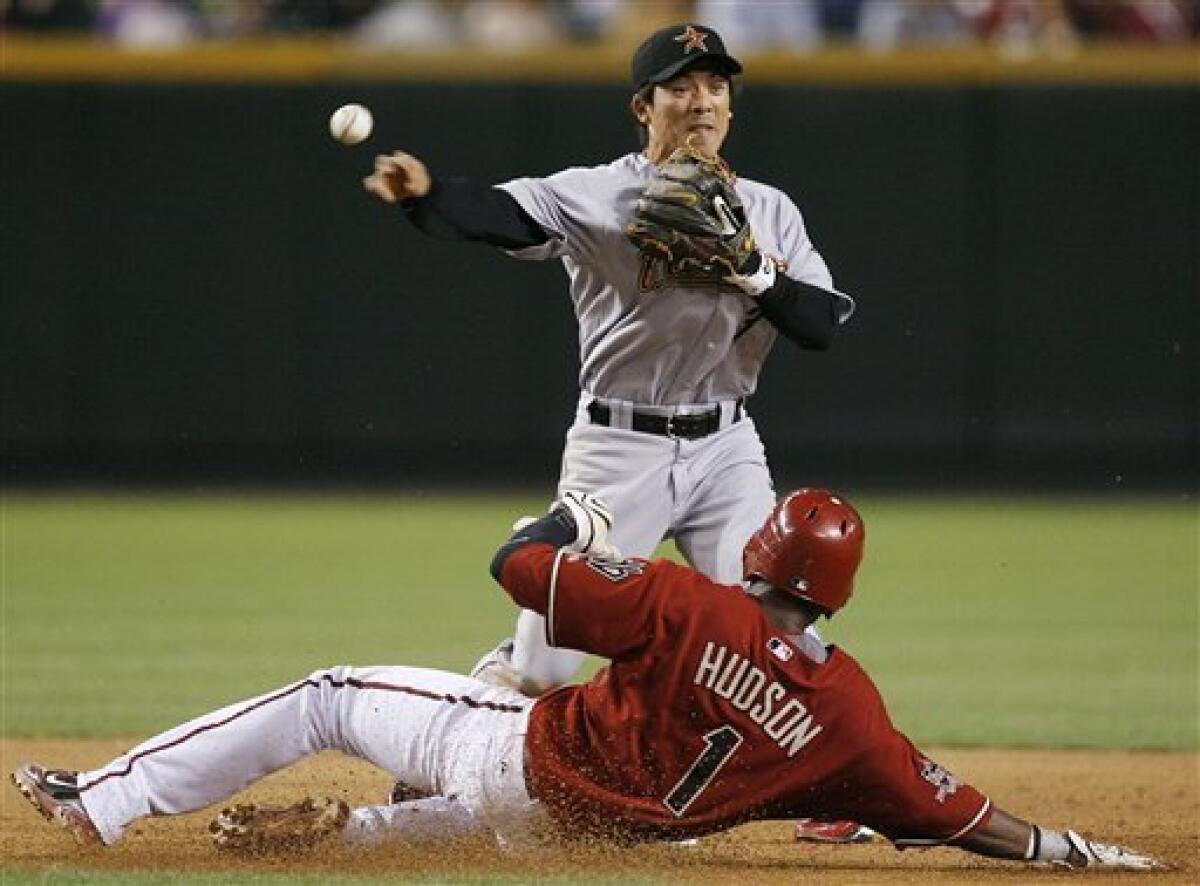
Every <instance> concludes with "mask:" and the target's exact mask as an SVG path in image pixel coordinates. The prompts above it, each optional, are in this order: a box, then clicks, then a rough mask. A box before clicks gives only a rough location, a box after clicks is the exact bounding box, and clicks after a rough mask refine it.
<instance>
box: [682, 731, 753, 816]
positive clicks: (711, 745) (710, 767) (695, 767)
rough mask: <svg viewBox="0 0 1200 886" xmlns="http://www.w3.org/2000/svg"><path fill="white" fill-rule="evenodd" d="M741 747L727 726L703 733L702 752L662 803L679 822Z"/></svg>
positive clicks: (736, 736)
mask: <svg viewBox="0 0 1200 886" xmlns="http://www.w3.org/2000/svg"><path fill="white" fill-rule="evenodd" d="M741 744H742V734H741V733H740V732H738V731H737V730H736V729H734V728H733V727H732V726H729V725H725V726H722V727H720V728H719V729H714V730H713V731H712V732H709V733H707V734H706V735H705V736H704V750H703V751H701V752H700V756H699V757H697V758H696V762H695V763H693V764H692V767H691V768H690V769H689V770H688V771H687V772H685V773H684V775H683V778H681V779H679V784H677V785H675V787H674V788H673V789H672V791H671V793H669V794H667V798H666V799H665V800H663V803H665V804H666V806H667V808H668V809H670V810H671V811H672V812H673V813H675V816H676V817H677V818H682V817H683V813H685V812H687V808H688V807H689V806H691V805H692V802H693V801H694V800H695V799H696V798H697V797H699V796H700V794H701V793H702V792H703V791H704V789H705V788H706V787H708V785H709V783H710V782H711V781H712V780H713V779H714V778H716V776H717V773H718V772H720V770H721V767H722V766H724V765H725V764H726V763H728V762H729V758H730V757H732V756H733V755H734V753H735V752H736V751H737V749H738V748H739V747H740V746H741Z"/></svg>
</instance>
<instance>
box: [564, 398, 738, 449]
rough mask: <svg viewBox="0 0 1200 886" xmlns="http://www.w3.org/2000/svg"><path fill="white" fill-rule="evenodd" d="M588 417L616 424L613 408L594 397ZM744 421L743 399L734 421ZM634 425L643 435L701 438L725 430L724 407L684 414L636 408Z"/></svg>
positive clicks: (735, 409)
mask: <svg viewBox="0 0 1200 886" xmlns="http://www.w3.org/2000/svg"><path fill="white" fill-rule="evenodd" d="M587 411H588V417H589V418H591V420H592V424H596V425H607V426H609V427H612V410H611V409H610V408H609V407H608V406H605V405H604V404H603V403H601V402H600V401H598V400H593V401H592V402H591V403H589V404H588V407H587ZM741 420H742V401H741V400H738V401H737V405H736V406H734V410H733V420H732V421H731V422H730V424H733V423H734V422H738V421H741ZM630 427H631V428H632V429H633V430H635V431H641V432H642V433H643V434H657V435H658V436H660V437H670V438H671V439H673V440H674V439H680V440H699V439H700V438H701V437H707V436H708V435H709V434H712V433H714V432H716V431H719V430H721V407H720V406H714V407H713V408H712V409H709V410H706V411H705V412H692V413H688V414H682V415H655V414H654V413H651V412H638V411H637V410H636V409H635V410H633V415H632V419H631V421H630Z"/></svg>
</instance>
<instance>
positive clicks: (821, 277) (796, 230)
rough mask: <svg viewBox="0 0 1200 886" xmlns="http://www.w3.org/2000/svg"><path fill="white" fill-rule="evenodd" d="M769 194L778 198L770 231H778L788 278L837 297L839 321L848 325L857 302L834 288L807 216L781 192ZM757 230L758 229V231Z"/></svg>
mask: <svg viewBox="0 0 1200 886" xmlns="http://www.w3.org/2000/svg"><path fill="white" fill-rule="evenodd" d="M770 192H771V196H772V197H774V198H775V199H774V200H773V201H771V202H772V203H774V207H775V212H774V214H775V219H774V224H773V225H771V226H770V228H773V229H774V230H776V231H778V232H779V247H780V252H779V253H778V255H779V257H780V258H782V259H783V260H784V261H786V262H787V271H786V273H787V275H788V276H789V277H791V278H792V279H794V280H799V281H800V282H801V283H808V284H809V285H811V286H819V287H820V288H821V289H824V290H826V291H827V292H832V293H833V294H834V295H836V296H837V297H838V301H839V310H838V321H839V322H840V323H845V322H846V321H847V320H849V319H850V316H851V315H852V314H853V313H854V308H855V304H854V299H853V298H851V297H850V296H849V295H847V294H846V293H844V292H842V291H840V290H839V289H838V288H837V287H836V286H834V284H833V275H832V274H831V273H830V272H829V266H828V265H826V264H825V259H823V258H822V257H821V253H819V252H817V248H816V247H815V246H813V243H812V240H810V239H809V237H808V231H807V230H806V229H805V227H804V217H803V216H802V215H801V214H800V210H799V208H798V207H797V206H796V204H795V203H793V202H792V199H791V198H790V197H789V196H788V195H787V194H785V193H783V192H782V191H777V190H775V189H774V188H771V189H770ZM757 231H758V229H757V228H756V229H755V232H756V233H757ZM767 251H768V252H770V251H771V250H770V249H768V250H767Z"/></svg>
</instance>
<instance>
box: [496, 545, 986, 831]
mask: <svg viewBox="0 0 1200 886" xmlns="http://www.w3.org/2000/svg"><path fill="white" fill-rule="evenodd" d="M501 578H502V583H503V585H504V587H505V588H506V589H507V590H508V592H509V593H510V594H511V596H512V597H513V599H515V600H516V601H517V602H518V603H519V604H521V605H522V606H524V607H526V608H529V609H533V610H536V611H537V612H540V613H542V614H543V615H545V616H546V631H547V634H548V636H547V639H548V640H549V641H550V643H551V644H552V645H555V646H562V647H567V648H571V649H579V650H584V651H587V652H591V653H595V654H596V655H601V656H604V657H605V658H608V659H610V660H611V662H612V663H611V665H610V666H609V667H607V668H605V669H604V670H602V671H601V672H599V673H598V674H597V675H596V676H595V677H594V678H593V679H592V680H591V681H590V682H588V683H586V684H584V685H582V686H565V687H563V688H561V689H558V690H556V691H554V692H552V693H550V694H549V695H546V696H544V697H543V698H541V699H539V700H538V702H537V703H536V705H535V706H534V709H533V713H532V716H531V718H530V722H529V732H528V735H527V736H526V744H527V749H528V763H527V767H528V768H527V775H528V778H529V781H530V785H531V787H532V790H533V793H534V794H535V795H536V796H537V797H538V798H539V799H540V800H541V801H542V802H543V803H545V804H546V806H547V807H548V808H549V809H550V810H551V811H552V813H553V814H554V816H555V818H556V819H557V820H558V821H559V822H560V823H561V824H562V825H563V826H564V829H565V830H566V831H568V832H570V833H599V834H603V835H606V836H609V837H617V838H624V839H682V838H685V837H691V836H698V835H701V834H705V833H709V832H712V831H717V830H723V829H725V828H728V827H732V826H733V825H737V824H740V823H742V822H746V821H751V820H756V819H793V818H801V817H824V818H832V819H849V820H852V821H857V822H861V823H862V824H865V825H868V826H870V827H872V828H874V829H875V830H876V831H879V832H880V833H882V834H884V835H886V836H887V837H889V838H891V839H892V840H893V841H895V842H896V843H897V844H898V845H931V844H936V843H942V842H947V841H951V840H954V839H955V838H958V837H961V836H963V835H964V834H966V833H968V832H970V831H971V830H972V829H974V828H977V827H979V826H981V825H982V824H983V823H984V822H985V821H986V820H987V818H988V816H989V814H990V811H991V804H990V802H989V800H988V799H987V798H986V797H984V796H983V795H982V794H980V793H979V792H978V791H976V790H975V789H974V788H973V787H971V786H970V785H967V784H964V783H963V782H961V781H959V780H958V779H956V778H955V777H954V776H952V775H951V774H950V773H949V772H947V771H946V770H945V769H943V768H942V767H941V766H939V765H937V764H936V763H935V762H934V761H932V760H930V759H929V758H928V757H927V756H925V755H924V754H922V753H921V752H920V751H919V750H918V749H917V748H916V747H914V746H913V745H912V743H911V742H909V740H908V739H907V738H905V737H904V735H902V734H901V733H900V732H898V731H897V730H896V729H895V727H893V726H892V723H891V720H890V719H889V717H888V714H887V710H886V709H885V707H884V705H883V700H882V699H881V698H880V695H879V692H878V690H877V689H876V688H875V685H874V684H873V683H872V682H871V680H870V678H869V677H868V676H867V675H866V673H865V672H864V671H863V670H862V668H861V667H860V666H859V665H858V663H857V662H856V661H855V660H854V659H853V658H851V657H850V656H849V655H847V654H846V653H845V652H843V651H842V650H840V649H838V648H836V647H834V648H832V649H831V651H830V654H829V656H828V658H827V659H826V660H825V661H824V662H817V661H814V660H813V659H812V658H809V657H808V656H807V655H806V654H805V653H804V652H802V651H801V650H800V648H799V646H798V645H797V644H796V643H795V642H794V641H793V640H792V639H790V638H789V637H788V636H786V635H785V634H783V633H781V632H780V631H779V630H777V629H776V628H774V627H773V626H772V625H771V623H770V622H769V621H768V620H767V619H766V618H765V617H764V616H763V614H762V611H761V608H760V606H759V604H758V602H757V601H756V600H755V599H754V598H752V597H750V596H749V595H747V594H746V593H745V591H744V590H743V589H742V588H741V587H739V586H730V585H720V584H716V583H715V582H712V581H711V580H709V579H708V578H706V577H705V576H703V575H701V574H699V573H697V572H695V571H694V570H692V569H688V568H686V567H683V566H679V565H678V564H675V563H672V562H670V561H667V560H657V561H654V562H647V561H645V560H623V561H616V560H609V559H604V558H598V557H591V558H589V557H585V556H583V555H580V554H572V553H569V552H566V551H556V550H554V549H553V548H551V547H550V546H549V545H544V544H530V545H527V546H525V547H523V548H520V549H518V550H517V551H516V552H515V553H513V554H512V555H510V556H509V557H508V559H507V561H506V562H505V564H504V569H503V574H502V576H501Z"/></svg>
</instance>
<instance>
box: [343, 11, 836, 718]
mask: <svg viewBox="0 0 1200 886" xmlns="http://www.w3.org/2000/svg"><path fill="white" fill-rule="evenodd" d="M631 69H632V84H631V85H632V89H633V96H632V99H631V102H630V110H631V112H632V114H633V117H634V119H635V120H636V123H637V125H638V127H639V129H640V131H641V133H642V137H643V138H642V141H643V149H642V150H640V151H636V152H632V153H629V154H626V155H624V156H622V157H619V158H617V159H616V160H614V161H612V162H611V163H608V164H605V165H602V166H596V167H591V168H571V169H566V170H564V171H562V172H559V173H556V174H554V175H551V176H549V177H546V178H519V179H516V180H513V181H509V182H506V183H504V184H501V185H498V186H495V187H492V186H489V185H484V184H480V183H478V182H475V181H471V180H467V179H460V178H449V177H436V178H435V177H434V176H433V175H432V174H431V173H430V171H429V169H428V168H427V166H426V164H425V163H424V162H422V161H421V160H420V159H418V158H417V157H414V156H412V155H410V154H405V153H399V152H398V153H394V154H391V155H387V156H380V157H378V158H377V159H376V163H375V172H374V174H373V175H371V176H369V177H368V178H367V179H366V180H365V182H364V184H365V186H366V188H367V190H368V191H369V192H371V193H372V194H374V195H376V196H378V197H379V198H380V199H381V200H383V201H384V202H386V203H389V204H392V203H395V204H399V205H400V206H402V207H403V209H404V212H405V213H406V215H407V217H408V219H409V220H410V221H411V222H412V223H413V224H414V225H415V226H416V227H417V228H418V229H419V230H421V231H423V232H424V233H426V234H429V235H431V236H434V237H440V238H446V239H451V240H463V241H480V242H484V243H489V244H492V245H493V246H497V247H499V248H500V249H503V250H505V251H506V252H507V253H508V254H510V255H512V256H515V257H517V258H522V259H534V260H540V259H558V260H560V261H561V262H562V264H563V267H564V269H565V270H566V272H567V277H568V278H569V281H570V282H569V286H570V294H571V299H572V302H573V303H574V308H575V314H576V317H577V318H578V322H579V348H580V361H581V370H580V376H579V384H580V389H581V393H580V397H579V403H578V408H577V411H576V414H575V420H574V424H573V425H572V426H571V428H570V430H569V431H568V432H567V439H566V446H565V449H564V452H563V458H562V470H561V476H560V480H559V488H558V492H559V494H560V495H561V494H563V493H565V492H568V491H577V492H581V493H592V494H595V495H598V496H600V497H601V498H603V499H604V500H605V501H606V502H607V503H608V504H609V505H610V506H611V508H612V510H613V513H614V514H615V515H616V518H617V519H616V525H615V527H614V529H613V532H612V541H613V543H614V544H615V545H616V547H617V548H619V549H620V550H622V551H624V552H626V553H628V554H632V555H637V556H649V555H650V554H651V553H652V552H653V551H654V549H655V548H656V547H657V545H658V543H659V542H660V541H661V540H663V539H664V538H674V540H675V542H676V544H677V546H678V547H679V549H680V551H681V552H682V553H683V555H684V556H685V557H686V558H687V559H688V562H689V563H691V564H692V565H693V566H695V567H696V568H697V569H699V570H700V571H701V572H704V573H705V574H707V575H709V576H711V577H713V578H715V579H717V580H719V581H736V580H737V578H738V577H739V575H740V573H741V551H742V545H743V544H744V543H745V541H746V539H747V538H748V537H749V535H750V533H751V532H753V531H754V529H755V527H757V526H758V525H759V524H760V523H761V522H762V520H763V517H765V516H766V514H767V513H768V512H769V511H770V510H771V508H772V506H773V505H774V503H775V495H774V491H773V487H772V483H771V476H770V472H769V470H768V468H767V462H766V456H765V454H764V451H763V445H762V442H761V441H760V439H759V436H758V432H757V430H756V429H755V425H754V422H753V420H752V419H751V418H750V416H749V414H748V412H747V409H746V400H747V398H748V397H750V395H751V394H753V393H754V390H755V386H756V384H757V381H758V374H759V370H760V368H761V367H762V364H763V360H764V359H765V358H766V356H767V353H768V352H769V351H770V349H771V347H772V345H773V344H774V342H775V340H776V338H777V337H778V336H780V335H783V336H784V337H785V338H788V339H790V340H791V341H793V342H794V343H796V344H797V345H798V346H800V347H802V348H807V349H814V350H822V349H825V348H828V347H829V346H830V344H831V342H832V340H833V338H834V335H835V332H836V330H837V328H838V326H839V325H840V324H842V323H844V322H845V321H846V320H847V319H848V318H849V317H850V315H851V314H852V313H853V310H854V302H853V301H852V300H851V299H850V298H849V297H848V296H846V295H843V294H842V293H840V292H838V291H837V290H836V289H835V288H834V284H833V279H832V277H831V276H830V273H829V269H828V268H827V267H826V265H825V262H824V260H823V259H822V258H821V255H820V253H818V252H817V250H816V248H815V247H814V246H813V243H812V241H811V240H810V239H809V236H808V232H807V230H806V229H805V226H804V220H803V218H801V215H800V212H799V210H798V209H797V208H796V206H795V204H794V203H793V202H792V201H791V200H790V199H789V198H788V196H787V195H786V194H784V193H783V192H781V191H779V190H777V189H776V188H773V187H770V186H769V185H765V184H761V183H759V182H755V181H751V180H749V179H745V178H741V177H738V176H736V175H735V174H734V173H733V171H732V170H730V169H729V167H728V166H726V165H725V163H724V162H723V161H722V160H721V159H720V158H719V156H718V152H719V151H720V148H721V145H722V144H723V142H724V141H725V136H726V134H727V133H728V132H729V126H730V120H731V118H732V116H733V114H732V111H731V89H732V81H733V77H734V76H735V75H737V74H739V73H740V72H741V70H742V66H741V64H739V63H738V61H737V60H736V59H734V58H733V57H731V56H730V55H729V54H728V53H727V52H726V51H725V46H724V44H723V43H722V41H721V37H720V36H719V35H718V34H717V33H716V32H715V31H713V30H712V29H710V28H706V27H703V26H700V25H691V24H679V25H674V26H671V27H668V28H664V29H662V30H660V31H657V32H656V33H654V34H652V35H651V36H650V37H649V38H648V39H646V41H645V42H643V43H642V45H641V46H640V47H639V48H638V49H637V51H636V52H635V53H634V55H633V60H632V65H631ZM582 658H583V655H582V653H580V652H576V651H573V650H566V649H554V648H550V647H549V646H548V645H547V631H546V626H545V624H544V622H543V621H542V618H541V616H539V615H536V614H534V613H532V612H526V613H522V615H521V616H520V618H519V619H518V625H517V631H516V635H515V645H513V644H512V643H506V644H501V646H500V647H499V648H498V649H497V650H496V652H495V653H494V654H492V655H491V656H489V657H487V658H486V659H485V661H484V662H481V667H479V668H477V671H478V673H479V674H480V675H481V676H484V677H486V678H487V679H491V680H495V681H497V682H500V683H505V684H508V685H516V686H520V687H521V688H522V689H524V690H525V691H527V692H528V693H530V694H537V693H538V692H541V691H545V690H546V689H547V688H549V687H552V686H557V685H559V684H560V683H563V682H565V681H566V680H568V679H570V678H571V676H572V675H573V674H574V673H575V672H576V670H577V669H578V667H579V664H580V662H581V660H582Z"/></svg>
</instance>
